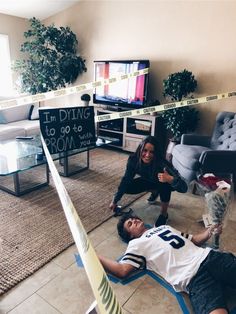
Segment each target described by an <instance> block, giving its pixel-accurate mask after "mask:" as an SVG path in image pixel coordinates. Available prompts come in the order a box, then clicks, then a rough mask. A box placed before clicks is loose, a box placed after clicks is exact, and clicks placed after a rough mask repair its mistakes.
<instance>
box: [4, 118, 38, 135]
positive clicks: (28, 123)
mask: <svg viewBox="0 0 236 314" xmlns="http://www.w3.org/2000/svg"><path fill="white" fill-rule="evenodd" d="M10 125H11V126H13V127H20V128H24V130H25V136H31V135H37V134H39V133H40V127H39V120H21V121H16V122H12V123H11V124H10Z"/></svg>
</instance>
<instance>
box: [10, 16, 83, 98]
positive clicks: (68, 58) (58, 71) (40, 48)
mask: <svg viewBox="0 0 236 314" xmlns="http://www.w3.org/2000/svg"><path fill="white" fill-rule="evenodd" d="M29 22H30V29H29V30H28V31H27V32H25V33H24V37H25V38H26V42H24V43H23V44H22V45H21V52H23V53H25V54H26V59H22V60H16V61H15V62H14V65H13V69H14V70H15V71H16V72H18V73H19V74H20V81H21V82H20V89H21V91H22V92H26V93H29V94H37V93H44V92H47V91H50V90H56V89H58V88H63V87H66V86H67V85H68V84H70V83H73V82H74V81H75V80H76V78H77V77H78V75H80V74H82V73H83V72H85V71H86V70H87V69H86V66H85V60H84V59H83V58H81V57H80V56H79V55H78V54H77V48H78V41H77V39H76V35H75V34H74V33H73V32H72V31H71V30H70V28H69V27H60V28H56V27H55V26H54V25H50V26H45V25H44V24H42V23H41V22H40V21H39V20H38V19H36V18H32V19H30V20H29Z"/></svg>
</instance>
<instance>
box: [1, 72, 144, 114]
mask: <svg viewBox="0 0 236 314" xmlns="http://www.w3.org/2000/svg"><path fill="white" fill-rule="evenodd" d="M148 71H149V68H146V69H142V70H138V71H135V72H133V73H128V74H121V75H117V76H114V77H110V78H108V79H104V80H99V81H95V82H91V83H86V84H81V85H77V86H72V87H67V88H62V89H58V90H56V91H50V92H46V93H40V94H35V95H30V96H24V97H19V98H15V99H10V100H2V101H0V108H4V107H12V106H16V105H23V104H25V105H26V104H31V103H34V102H38V101H45V100H49V99H54V98H57V97H61V96H66V95H72V94H77V93H80V92H83V91H85V90H89V89H93V88H95V87H98V86H103V85H109V84H114V83H116V82H119V81H122V80H127V79H128V78H131V77H136V76H140V75H144V74H147V73H148Z"/></svg>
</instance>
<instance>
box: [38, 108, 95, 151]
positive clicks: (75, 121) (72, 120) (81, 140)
mask: <svg viewBox="0 0 236 314" xmlns="http://www.w3.org/2000/svg"><path fill="white" fill-rule="evenodd" d="M39 119H40V130H41V133H42V135H43V137H44V140H45V143H46V145H47V148H48V150H49V152H50V153H51V154H55V153H61V152H66V151H70V150H73V149H79V148H85V147H89V146H93V145H95V142H96V138H95V124H94V108H93V107H91V106H90V107H65V108H56V109H43V108H42V109H40V110H39Z"/></svg>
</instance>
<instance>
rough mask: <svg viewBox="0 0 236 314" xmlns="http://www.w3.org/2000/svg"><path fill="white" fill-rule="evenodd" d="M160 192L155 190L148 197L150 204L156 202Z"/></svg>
mask: <svg viewBox="0 0 236 314" xmlns="http://www.w3.org/2000/svg"><path fill="white" fill-rule="evenodd" d="M158 195H159V193H158V192H153V193H151V195H150V196H149V198H148V199H147V202H148V204H155V203H156V199H157V198H158Z"/></svg>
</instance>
